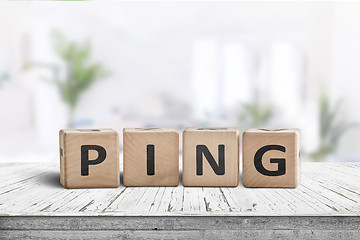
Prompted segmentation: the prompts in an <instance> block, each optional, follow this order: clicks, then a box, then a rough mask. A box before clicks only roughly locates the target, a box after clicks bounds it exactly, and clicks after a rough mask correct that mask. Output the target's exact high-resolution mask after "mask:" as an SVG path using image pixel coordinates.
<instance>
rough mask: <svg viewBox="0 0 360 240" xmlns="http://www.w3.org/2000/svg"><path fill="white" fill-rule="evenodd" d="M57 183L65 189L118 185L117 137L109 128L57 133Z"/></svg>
mask: <svg viewBox="0 0 360 240" xmlns="http://www.w3.org/2000/svg"><path fill="white" fill-rule="evenodd" d="M59 140H60V183H61V184H62V185H63V186H64V187H65V188H101V187H118V186H119V185H120V169H119V135H118V133H117V132H116V131H114V130H112V129H79V130H78V129H67V130H61V131H60V133H59Z"/></svg>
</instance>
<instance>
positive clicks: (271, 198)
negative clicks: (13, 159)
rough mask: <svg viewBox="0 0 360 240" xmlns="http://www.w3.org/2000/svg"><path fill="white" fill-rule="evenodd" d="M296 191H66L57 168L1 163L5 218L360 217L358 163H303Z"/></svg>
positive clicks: (240, 188)
mask: <svg viewBox="0 0 360 240" xmlns="http://www.w3.org/2000/svg"><path fill="white" fill-rule="evenodd" d="M301 167H302V170H301V174H302V181H301V184H300V185H299V186H298V187H297V188H293V189H282V188H245V187H243V186H242V184H240V185H239V186H238V187H236V188H226V187H220V188H219V187H214V188H207V187H183V186H182V185H179V186H178V187H136V188H134V187H124V186H120V187H119V188H100V189H71V190H68V189H64V188H63V187H62V186H61V185H60V183H59V178H60V177H59V164H48V163H0V176H2V181H1V182H0V215H2V216H252V217H254V216H305V217H310V216H360V185H359V184H358V180H359V178H360V163H303V164H302V166H301Z"/></svg>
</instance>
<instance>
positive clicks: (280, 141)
mask: <svg viewBox="0 0 360 240" xmlns="http://www.w3.org/2000/svg"><path fill="white" fill-rule="evenodd" d="M299 182H300V130H299V129H273V130H269V129H248V130H246V131H245V132H244V133H243V184H244V186H245V187H281V188H295V187H296V186H297V185H298V184H299Z"/></svg>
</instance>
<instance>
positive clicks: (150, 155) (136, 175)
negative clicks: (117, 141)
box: [123, 128, 179, 187]
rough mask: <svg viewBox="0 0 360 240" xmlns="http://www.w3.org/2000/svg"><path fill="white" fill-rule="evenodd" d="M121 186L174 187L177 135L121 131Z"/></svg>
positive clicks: (160, 131)
mask: <svg viewBox="0 0 360 240" xmlns="http://www.w3.org/2000/svg"><path fill="white" fill-rule="evenodd" d="M123 134H124V183H123V184H124V186H139V187H140V186H153V187H155V186H157V187H160V186H173V187H174V186H178V185H179V132H178V131H177V129H175V128H125V129H124V131H123Z"/></svg>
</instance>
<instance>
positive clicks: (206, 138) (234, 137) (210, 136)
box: [183, 127, 239, 187]
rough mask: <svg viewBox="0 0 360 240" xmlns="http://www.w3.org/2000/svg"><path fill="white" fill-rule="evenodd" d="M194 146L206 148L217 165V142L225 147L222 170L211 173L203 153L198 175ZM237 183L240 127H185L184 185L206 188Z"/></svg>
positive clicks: (229, 185) (211, 169)
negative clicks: (200, 170)
mask: <svg viewBox="0 0 360 240" xmlns="http://www.w3.org/2000/svg"><path fill="white" fill-rule="evenodd" d="M197 145H204V146H206V147H207V149H208V150H209V152H210V153H211V154H212V156H213V158H214V159H215V161H216V162H217V164H219V154H218V152H219V145H223V146H224V149H225V151H224V153H225V155H224V156H225V160H224V161H225V172H224V173H223V175H219V174H217V173H215V172H214V169H213V168H212V167H211V166H210V164H209V163H208V161H207V159H206V157H205V156H203V159H202V160H203V163H202V165H203V172H202V175H199V174H197V169H196V168H197V166H196V154H197V153H196V148H197ZM238 184H239V129H238V128H196V127H191V128H186V129H185V131H184V132H183V185H184V186H207V187H236V186H237V185H238Z"/></svg>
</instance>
